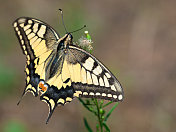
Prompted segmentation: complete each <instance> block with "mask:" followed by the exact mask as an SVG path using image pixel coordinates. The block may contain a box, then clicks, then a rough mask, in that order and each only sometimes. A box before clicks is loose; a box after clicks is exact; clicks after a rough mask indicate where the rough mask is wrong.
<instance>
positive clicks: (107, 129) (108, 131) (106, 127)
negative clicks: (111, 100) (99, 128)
mask: <svg viewBox="0 0 176 132" xmlns="http://www.w3.org/2000/svg"><path fill="white" fill-rule="evenodd" d="M103 126H104V128H105V129H106V132H110V129H109V127H108V126H107V125H106V123H104V122H103Z"/></svg>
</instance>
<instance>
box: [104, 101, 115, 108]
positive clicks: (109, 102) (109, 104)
mask: <svg viewBox="0 0 176 132" xmlns="http://www.w3.org/2000/svg"><path fill="white" fill-rule="evenodd" d="M112 103H113V102H112V101H110V102H108V103H107V104H105V105H103V107H102V108H104V107H106V106H108V105H110V104H112Z"/></svg>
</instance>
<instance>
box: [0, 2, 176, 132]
mask: <svg viewBox="0 0 176 132" xmlns="http://www.w3.org/2000/svg"><path fill="white" fill-rule="evenodd" d="M0 3H1V4H0V132H56V131H58V132H71V131H72V132H73V131H74V132H86V129H85V128H84V124H83V116H84V115H88V116H89V113H88V112H87V111H86V110H85V109H84V108H83V106H82V105H81V104H80V103H79V101H78V100H77V99H74V100H73V101H72V102H71V103H69V104H67V105H65V106H64V107H58V108H57V109H56V110H55V112H54V114H53V116H52V118H51V120H50V122H49V124H48V125H45V120H46V117H47V114H48V106H47V105H46V104H45V103H44V102H41V101H40V100H39V98H35V97H33V96H32V94H27V96H25V98H24V99H23V100H22V102H21V104H20V105H19V106H16V103H17V101H18V100H19V98H20V96H21V94H22V92H23V89H24V86H25V81H24V80H25V74H24V66H25V56H24V55H23V54H22V51H21V48H20V45H19V42H18V40H17V38H16V36H15V32H14V31H13V27H12V22H13V21H14V20H15V19H16V18H18V17H20V16H28V17H34V18H38V19H41V20H43V21H45V22H46V23H48V24H49V25H51V26H52V27H54V29H56V30H57V31H58V32H59V33H60V35H61V36H63V35H64V34H65V31H64V28H63V25H62V21H61V15H60V13H59V12H58V11H57V10H58V9H59V8H62V9H63V11H64V21H65V25H66V27H67V29H68V30H69V31H73V30H75V29H78V28H80V27H82V26H83V25H85V24H86V25H87V28H86V30H88V31H89V33H90V35H91V36H92V40H93V42H94V45H93V46H94V55H95V56H96V57H97V58H99V60H101V61H102V62H103V63H104V64H105V65H106V66H107V67H109V69H110V70H111V71H112V72H113V73H114V74H115V76H116V77H117V78H118V79H119V80H120V82H121V84H122V86H123V88H124V92H125V99H124V101H123V102H122V103H120V104H119V105H118V107H117V109H116V110H115V111H114V112H113V114H112V116H111V117H110V119H109V122H108V125H109V126H110V128H111V131H112V132H120V131H122V132H136V131H142V132H173V131H175V128H176V126H175V123H176V105H175V103H174V100H175V97H176V86H175V84H176V52H175V50H176V9H175V8H176V1H174V0H167V1H166V0H97V1H94V0H88V1H86V0H50V1H49V0H30V1H29V0H14V1H12V0H0ZM83 32H84V31H83V30H82V31H79V32H76V33H74V34H73V37H74V41H77V40H78V38H80V37H81V36H82V35H84V34H83ZM90 120H92V125H94V122H95V121H94V118H93V117H91V116H90Z"/></svg>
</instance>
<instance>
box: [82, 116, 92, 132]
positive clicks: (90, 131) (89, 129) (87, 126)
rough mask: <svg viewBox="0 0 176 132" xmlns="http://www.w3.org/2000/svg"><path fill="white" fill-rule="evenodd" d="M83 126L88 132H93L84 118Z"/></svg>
mask: <svg viewBox="0 0 176 132" xmlns="http://www.w3.org/2000/svg"><path fill="white" fill-rule="evenodd" d="M84 125H85V126H86V128H87V130H88V131H89V132H93V131H92V129H91V128H90V126H89V124H88V122H87V119H86V118H85V117H84Z"/></svg>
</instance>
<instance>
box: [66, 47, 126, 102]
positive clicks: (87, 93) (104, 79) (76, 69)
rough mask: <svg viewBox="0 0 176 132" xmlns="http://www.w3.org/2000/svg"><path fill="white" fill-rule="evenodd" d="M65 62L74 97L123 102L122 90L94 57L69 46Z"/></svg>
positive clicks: (112, 76) (114, 78) (117, 82)
mask: <svg viewBox="0 0 176 132" xmlns="http://www.w3.org/2000/svg"><path fill="white" fill-rule="evenodd" d="M66 61H67V63H68V67H69V71H70V73H71V80H72V87H73V88H74V90H75V93H74V96H76V97H85V98H100V99H106V100H111V101H122V100H123V96H124V95H123V89H122V87H121V85H120V83H119V81H118V80H117V79H116V77H115V76H114V75H113V74H112V73H111V72H110V71H109V70H108V69H107V68H106V67H105V66H104V65H103V64H102V63H101V62H100V61H98V60H97V59H96V58H95V57H94V56H92V55H91V54H89V53H88V52H86V51H85V50H83V49H80V48H78V47H76V46H69V57H68V58H67V60H66ZM72 72H73V73H72Z"/></svg>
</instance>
